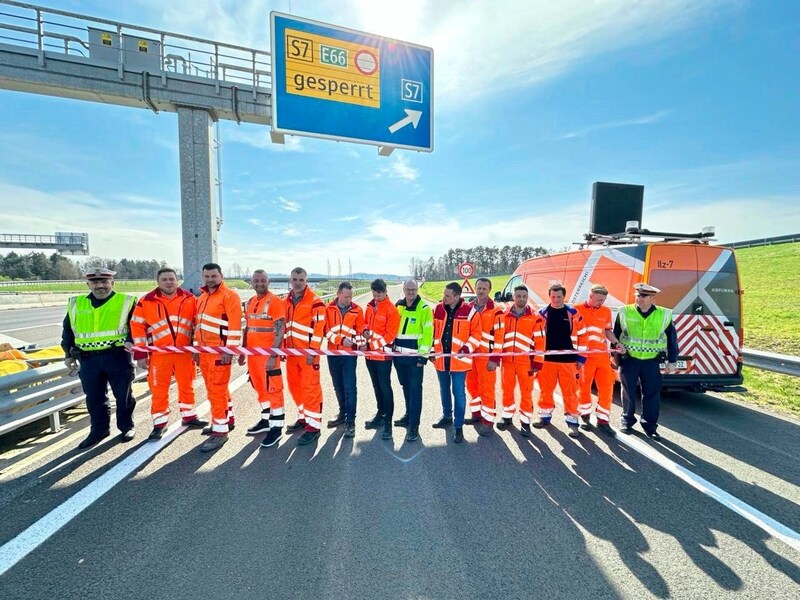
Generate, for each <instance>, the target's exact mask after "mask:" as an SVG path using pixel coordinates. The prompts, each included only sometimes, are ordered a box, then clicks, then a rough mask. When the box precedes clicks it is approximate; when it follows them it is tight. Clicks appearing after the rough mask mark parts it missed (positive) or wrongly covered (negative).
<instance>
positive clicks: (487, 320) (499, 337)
mask: <svg viewBox="0 0 800 600" xmlns="http://www.w3.org/2000/svg"><path fill="white" fill-rule="evenodd" d="M470 306H471V307H472V308H473V309H475V312H477V313H478V315H480V317H481V344H480V348H478V350H476V352H479V353H484V354H486V353H498V352H500V351H501V350H502V349H503V338H504V329H505V318H504V316H503V309H502V308H500V307H499V306H495V303H494V302H493V301H492V300H487V301H486V306H485V307H484V308H483V310H481V311H479V310H478V308H477V304H476V303H475V302H472V303H470Z"/></svg>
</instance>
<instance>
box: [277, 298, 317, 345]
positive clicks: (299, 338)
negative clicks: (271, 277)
mask: <svg viewBox="0 0 800 600" xmlns="http://www.w3.org/2000/svg"><path fill="white" fill-rule="evenodd" d="M324 335H325V303H324V302H323V301H322V300H320V298H319V296H317V295H316V294H315V293H314V292H313V291H311V288H309V287H306V289H305V290H303V295H302V296H301V298H300V299H299V300H298V301H297V303H295V302H293V301H292V292H289V295H288V296H287V297H286V336H285V337H284V338H283V345H284V347H286V348H314V349H316V350H319V349H320V346H321V345H322V337H323V336H324Z"/></svg>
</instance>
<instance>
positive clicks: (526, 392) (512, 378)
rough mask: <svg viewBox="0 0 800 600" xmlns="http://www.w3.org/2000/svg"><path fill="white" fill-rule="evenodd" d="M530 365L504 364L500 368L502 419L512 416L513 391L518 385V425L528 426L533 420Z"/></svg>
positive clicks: (513, 405)
mask: <svg viewBox="0 0 800 600" xmlns="http://www.w3.org/2000/svg"><path fill="white" fill-rule="evenodd" d="M530 370H531V367H530V363H528V364H520V363H515V362H511V361H508V362H504V363H503V366H502V373H503V377H502V386H503V418H504V419H510V418H512V417H513V416H514V407H515V402H514V391H515V390H516V387H517V384H519V393H520V402H519V420H520V423H525V424H528V425H529V424H530V422H531V419H532V418H533V375H529V374H528V373H530Z"/></svg>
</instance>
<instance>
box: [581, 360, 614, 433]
mask: <svg viewBox="0 0 800 600" xmlns="http://www.w3.org/2000/svg"><path fill="white" fill-rule="evenodd" d="M616 380H617V377H616V373H615V372H614V369H613V368H612V367H611V359H609V358H608V355H605V354H603V355H600V354H597V355H592V356H590V357H589V358H587V359H586V363H585V364H584V365H583V369H581V380H580V397H579V403H578V412H580V413H581V415H590V414H592V381H594V383H595V385H597V406H596V408H595V413H596V414H597V421H598V423H608V421H609V419H610V418H611V399H612V397H613V395H614V382H615V381H616Z"/></svg>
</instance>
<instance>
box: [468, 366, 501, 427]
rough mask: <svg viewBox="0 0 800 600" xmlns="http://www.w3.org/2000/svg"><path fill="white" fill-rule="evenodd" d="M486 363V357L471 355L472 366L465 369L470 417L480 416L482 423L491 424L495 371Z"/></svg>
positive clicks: (494, 408) (492, 420)
mask: <svg viewBox="0 0 800 600" xmlns="http://www.w3.org/2000/svg"><path fill="white" fill-rule="evenodd" d="M488 365H489V359H488V358H479V357H478V356H477V355H475V356H473V358H472V368H471V369H470V370H469V371H467V392H468V393H469V395H470V401H469V411H470V412H471V413H472V417H473V418H478V417H479V416H480V418H481V419H482V420H483V422H484V423H486V424H491V423H494V421H495V416H496V403H497V401H496V399H495V385H496V383H497V371H490V370H489V369H488Z"/></svg>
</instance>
